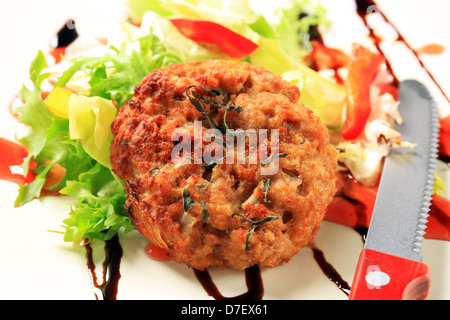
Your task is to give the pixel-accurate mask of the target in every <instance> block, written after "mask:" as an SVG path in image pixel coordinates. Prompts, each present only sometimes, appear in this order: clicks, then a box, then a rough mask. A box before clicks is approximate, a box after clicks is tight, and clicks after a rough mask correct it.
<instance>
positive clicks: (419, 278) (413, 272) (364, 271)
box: [349, 249, 431, 300]
mask: <svg viewBox="0 0 450 320" xmlns="http://www.w3.org/2000/svg"><path fill="white" fill-rule="evenodd" d="M430 278H431V269H430V268H429V267H428V266H427V265H426V264H425V263H422V262H419V261H415V260H410V259H405V258H401V257H398V256H393V255H390V254H386V253H382V252H379V251H375V250H371V249H363V250H362V252H361V255H360V257H359V261H358V265H357V268H356V272H355V277H354V279H353V284H352V288H351V290H350V296H349V299H350V300H424V299H425V298H426V297H427V295H428V292H429V290H430Z"/></svg>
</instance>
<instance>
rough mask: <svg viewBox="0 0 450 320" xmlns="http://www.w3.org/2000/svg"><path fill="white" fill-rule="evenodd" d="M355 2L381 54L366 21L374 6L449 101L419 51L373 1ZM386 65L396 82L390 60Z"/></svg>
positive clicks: (358, 0) (378, 43)
mask: <svg viewBox="0 0 450 320" xmlns="http://www.w3.org/2000/svg"><path fill="white" fill-rule="evenodd" d="M355 2H356V12H357V13H358V15H359V16H360V17H361V19H362V20H363V21H364V24H365V25H366V27H367V29H368V30H369V33H370V38H371V39H372V41H373V42H374V45H375V46H376V48H377V50H378V51H379V52H380V53H381V54H383V51H382V50H381V48H380V43H381V40H382V39H380V38H379V37H378V36H377V35H375V33H374V31H373V29H372V28H371V27H370V26H369V24H368V22H367V15H368V14H371V12H370V8H372V6H373V8H376V11H377V12H378V13H379V14H380V15H381V16H382V17H383V19H384V20H385V22H387V23H388V24H389V25H390V26H391V27H392V28H393V29H394V30H395V32H396V33H397V41H398V42H402V43H403V44H404V45H405V46H406V47H407V48H408V49H409V50H410V51H411V52H412V53H413V54H414V56H415V57H416V59H417V61H418V62H419V64H420V66H421V67H422V69H423V70H424V71H425V72H426V73H427V74H428V76H429V77H430V79H431V80H432V81H433V82H434V84H435V85H436V87H437V88H438V89H439V90H440V92H441V93H442V95H443V96H444V98H445V99H446V100H447V101H448V102H450V98H449V97H448V96H447V95H446V93H445V92H444V90H443V89H442V87H441V86H440V85H439V83H438V82H437V81H436V79H435V77H434V76H433V75H432V74H431V72H430V71H429V70H428V68H427V67H426V66H425V63H424V62H423V61H422V59H421V58H420V56H419V52H417V51H416V50H414V49H413V47H412V46H411V45H410V44H409V43H408V42H407V41H406V40H405V38H404V37H403V35H402V34H401V33H400V32H399V30H398V29H397V28H396V27H395V26H394V24H393V23H392V22H391V21H390V20H389V19H388V18H387V17H386V15H385V14H384V13H383V12H381V11H380V9H379V8H378V7H377V5H376V3H375V1H373V0H355ZM386 65H387V67H388V70H389V71H390V72H391V74H392V75H393V77H394V83H395V84H398V80H397V78H395V75H394V73H393V72H392V71H393V70H392V67H391V64H390V62H389V61H388V60H387V59H386Z"/></svg>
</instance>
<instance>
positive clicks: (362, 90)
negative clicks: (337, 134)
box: [341, 44, 384, 140]
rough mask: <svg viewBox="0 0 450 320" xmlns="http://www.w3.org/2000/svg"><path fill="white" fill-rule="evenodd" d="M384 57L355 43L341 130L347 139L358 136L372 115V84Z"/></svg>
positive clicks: (349, 69)
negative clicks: (344, 115)
mask: <svg viewBox="0 0 450 320" xmlns="http://www.w3.org/2000/svg"><path fill="white" fill-rule="evenodd" d="M383 62H384V58H383V56H382V55H381V54H376V53H374V52H372V51H370V50H369V49H367V48H365V47H363V46H361V45H359V44H354V45H353V51H352V56H351V57H350V62H349V64H348V75H347V79H346V81H345V83H346V88H347V106H346V118H345V122H344V125H343V127H342V130H341V134H342V137H343V138H344V139H346V140H353V139H356V138H358V137H359V136H360V135H361V133H362V132H363V131H364V127H365V125H366V123H367V119H368V118H369V115H370V110H371V109H370V86H371V84H372V82H373V80H374V78H375V75H376V74H377V72H378V70H379V69H380V66H381V64H382V63H383Z"/></svg>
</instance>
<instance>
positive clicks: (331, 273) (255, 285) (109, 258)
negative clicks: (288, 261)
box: [85, 0, 450, 300]
mask: <svg viewBox="0 0 450 320" xmlns="http://www.w3.org/2000/svg"><path fill="white" fill-rule="evenodd" d="M355 2H356V6H357V13H358V15H359V16H360V17H361V19H363V21H364V23H365V24H366V27H367V28H368V30H369V32H370V37H371V39H372V40H373V42H374V45H375V46H376V48H377V49H378V50H379V52H380V53H381V54H383V52H382V50H381V48H380V42H381V40H380V39H379V38H378V37H377V36H376V35H375V34H374V32H373V30H372V29H371V28H370V27H369V25H368V24H367V19H366V17H367V15H368V14H369V13H370V12H368V8H369V7H370V6H376V4H375V2H374V1H372V0H355ZM380 14H381V15H382V16H383V18H384V19H385V20H386V22H388V23H389V24H391V26H392V27H393V28H394V29H395V30H396V31H397V34H398V39H397V41H401V42H403V43H404V44H405V45H406V46H407V47H408V48H409V49H410V50H411V51H412V52H413V53H414V54H415V55H416V58H417V60H418V61H419V63H420V65H421V66H422V68H423V69H424V70H425V71H426V72H427V73H428V74H429V76H430V78H431V79H432V80H433V81H434V82H435V83H436V85H437V86H438V88H439V89H441V87H440V86H439V85H438V84H437V82H436V81H435V79H434V78H433V76H432V75H431V74H430V72H429V71H428V70H427V69H426V67H425V65H424V64H423V62H422V60H421V59H420V57H419V56H418V53H417V52H416V51H415V50H414V49H412V47H411V46H410V45H409V44H408V43H407V42H406V41H405V39H404V38H403V36H402V35H401V34H400V33H399V32H398V30H397V29H396V28H395V27H394V26H393V25H392V23H391V22H390V21H389V20H388V19H387V18H386V17H385V15H384V14H383V13H381V12H380ZM315 31H317V30H315ZM314 38H317V39H319V40H321V38H320V34H317V33H314ZM386 63H387V67H388V69H389V71H390V72H391V74H392V76H393V77H394V83H395V84H398V80H397V79H396V78H395V75H394V73H393V71H392V68H391V66H390V64H389V61H387V60H386ZM441 92H442V94H443V95H444V97H445V98H446V99H447V100H448V101H450V100H449V98H448V97H447V96H446V95H445V93H444V92H443V90H442V89H441ZM354 230H355V231H356V232H358V233H359V234H360V235H361V238H362V241H363V242H364V241H365V236H366V234H367V228H364V227H357V228H355V229H354ZM85 247H86V258H87V267H88V270H89V273H90V277H91V282H92V286H93V289H94V294H95V297H96V299H97V300H115V299H116V298H117V292H118V283H119V279H120V277H121V275H120V261H121V258H122V254H123V251H122V247H121V245H120V243H119V238H118V236H117V235H116V236H114V237H113V238H112V239H110V240H107V241H105V260H104V262H103V277H102V283H101V284H99V283H98V280H97V276H96V273H95V264H94V261H93V258H92V247H91V246H90V245H89V244H86V245H85ZM310 248H311V250H312V251H313V255H314V259H315V261H316V262H317V264H318V265H319V267H320V268H321V270H322V272H323V273H324V274H325V275H326V276H327V277H328V279H330V281H332V282H334V283H335V284H336V286H337V287H338V288H339V289H340V290H341V291H342V292H344V293H345V294H346V295H349V293H350V289H351V287H350V285H349V284H348V283H347V282H346V281H345V280H344V279H342V277H341V276H340V274H339V273H338V272H337V270H336V269H335V268H334V267H333V266H332V265H331V264H330V263H329V262H328V261H327V260H326V258H325V254H324V252H323V251H322V250H320V249H319V248H317V247H316V246H315V245H310ZM193 270H194V274H195V277H196V278H197V280H198V281H199V282H200V284H201V285H202V287H203V288H204V289H205V291H206V292H207V294H208V295H209V296H210V297H212V298H214V299H216V300H262V298H263V296H264V286H263V281H262V277H261V271H260V268H259V266H258V265H255V266H253V267H250V268H247V269H246V270H245V281H246V285H247V289H248V291H247V292H245V293H243V294H241V295H238V296H235V297H225V296H223V295H222V294H221V293H220V291H219V290H218V288H217V286H216V285H215V284H214V281H213V279H212V278H211V275H210V274H209V272H208V270H207V269H205V270H203V271H199V270H196V269H193Z"/></svg>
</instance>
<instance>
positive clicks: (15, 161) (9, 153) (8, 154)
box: [0, 138, 35, 185]
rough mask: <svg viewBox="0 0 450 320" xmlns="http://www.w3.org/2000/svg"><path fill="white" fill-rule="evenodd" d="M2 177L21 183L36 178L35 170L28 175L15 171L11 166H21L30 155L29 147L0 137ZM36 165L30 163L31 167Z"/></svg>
mask: <svg viewBox="0 0 450 320" xmlns="http://www.w3.org/2000/svg"><path fill="white" fill-rule="evenodd" d="M0 153H1V155H2V156H1V157H0V179H1V180H6V181H11V182H14V183H17V184H20V185H25V184H28V183H30V182H32V181H33V180H34V178H35V174H34V172H32V171H31V170H30V171H28V174H27V176H26V177H24V176H23V174H20V173H13V172H12V171H11V167H13V166H21V165H22V164H23V160H24V158H25V157H26V156H27V155H28V151H27V149H26V148H25V147H24V146H22V145H21V144H18V143H15V142H12V141H9V140H7V139H4V138H0ZM32 167H35V164H34V163H30V168H32Z"/></svg>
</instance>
